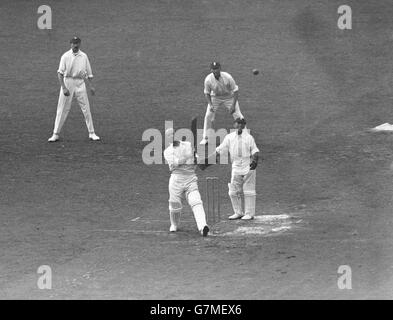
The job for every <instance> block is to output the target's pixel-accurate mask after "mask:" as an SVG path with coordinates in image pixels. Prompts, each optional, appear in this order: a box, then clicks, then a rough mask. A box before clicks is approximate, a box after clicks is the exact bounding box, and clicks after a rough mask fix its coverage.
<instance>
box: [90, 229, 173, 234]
mask: <svg viewBox="0 0 393 320" xmlns="http://www.w3.org/2000/svg"><path fill="white" fill-rule="evenodd" d="M91 232H124V233H168V231H163V230H157V231H154V230H124V229H123V230H121V229H120V230H116V229H96V230H91Z"/></svg>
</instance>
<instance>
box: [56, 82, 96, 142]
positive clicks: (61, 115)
mask: <svg viewBox="0 0 393 320" xmlns="http://www.w3.org/2000/svg"><path fill="white" fill-rule="evenodd" d="M64 84H65V86H66V88H67V89H68V90H69V91H70V95H69V96H68V97H67V96H65V95H64V93H63V90H62V88H60V94H59V101H58V103H57V113H56V120H55V127H54V129H53V133H54V134H59V133H60V131H61V129H62V128H63V125H64V122H65V121H66V119H67V116H68V113H69V112H70V109H71V103H72V98H73V97H74V95H75V97H76V100H77V101H78V104H79V106H80V108H81V110H82V112H83V115H84V117H85V121H86V126H87V130H88V131H89V133H94V125H93V118H92V116H91V112H90V104H89V98H88V96H87V92H86V84H85V81H84V80H83V79H79V78H78V79H74V78H64Z"/></svg>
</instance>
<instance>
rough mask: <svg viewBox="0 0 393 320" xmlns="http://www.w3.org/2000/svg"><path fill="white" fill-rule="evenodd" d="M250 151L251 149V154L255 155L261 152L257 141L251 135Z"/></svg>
mask: <svg viewBox="0 0 393 320" xmlns="http://www.w3.org/2000/svg"><path fill="white" fill-rule="evenodd" d="M250 138H251V139H250V149H251V154H252V155H253V154H254V153H257V152H259V149H258V147H257V145H256V143H255V139H254V137H252V136H251V135H250Z"/></svg>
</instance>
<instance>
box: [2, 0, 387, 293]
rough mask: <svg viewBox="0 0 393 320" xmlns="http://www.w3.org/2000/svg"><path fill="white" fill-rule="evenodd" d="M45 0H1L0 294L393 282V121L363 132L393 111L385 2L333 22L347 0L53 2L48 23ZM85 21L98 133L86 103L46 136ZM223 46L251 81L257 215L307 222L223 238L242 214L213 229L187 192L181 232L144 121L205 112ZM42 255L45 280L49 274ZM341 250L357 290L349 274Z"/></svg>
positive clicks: (282, 289) (286, 289)
mask: <svg viewBox="0 0 393 320" xmlns="http://www.w3.org/2000/svg"><path fill="white" fill-rule="evenodd" d="M41 4H42V3H41V2H39V1H2V2H1V4H0V16H1V17H0V18H1V19H0V37H1V43H2V45H1V46H0V56H1V73H0V102H1V108H0V248H1V258H0V297H1V298H3V299H9V298H27V299H30V298H37V299H47V298H56V299H68V298H87V299H90V298H99V299H100V298H130V299H151V298H157V299H171V298H175V299H176V298H178V299H191V298H203V299H206V298H212V299H225V298H230V299H269V298H271V299H279V298H284V299H286V298H301V299H303V298H317V299H320V298H329V299H331V298H332V299H335V298H350V299H353V298H383V299H388V298H392V297H393V292H392V289H391V288H392V271H393V268H392V266H393V255H392V244H393V239H392V235H391V230H392V227H393V225H392V217H391V216H392V191H393V184H392V172H391V163H392V161H393V152H392V148H393V137H392V136H391V135H374V134H373V135H371V134H369V133H367V132H366V129H367V128H370V127H374V126H376V125H379V124H381V123H383V122H391V123H392V122H393V119H392V118H393V111H392V103H393V99H392V84H393V83H392V72H391V70H392V62H391V61H392V59H391V52H392V41H393V39H392V27H393V22H392V21H391V16H392V14H393V9H392V5H391V3H390V2H389V1H378V5H377V4H374V3H370V2H368V1H351V2H346V4H349V5H351V7H352V10H353V15H354V16H353V29H352V30H350V31H341V30H339V29H338V28H337V17H338V15H337V8H338V6H339V5H341V4H343V3H342V2H341V1H327V0H326V1H300V0H296V1H280V2H279V3H278V2H277V1H223V0H220V1H187V2H186V1H132V2H131V1H116V2H115V3H113V2H111V1H72V2H71V5H70V4H69V2H67V3H66V2H64V3H63V2H62V3H60V2H58V1H48V2H46V3H45V4H47V5H50V6H51V8H52V11H53V29H52V30H50V31H48V30H46V31H42V30H38V29H37V27H36V22H37V18H38V14H37V13H36V12H37V8H38V6H39V5H41ZM74 34H77V35H79V36H80V37H81V38H82V50H84V51H85V52H86V53H87V54H88V55H89V57H90V61H91V64H92V68H93V72H94V75H95V80H94V81H95V86H96V89H97V94H96V96H95V97H92V98H91V104H92V112H93V118H94V121H95V126H96V129H97V134H99V135H100V136H101V138H102V142H100V143H91V142H89V141H88V138H87V132H86V128H85V124H84V122H83V116H82V114H81V111H80V110H79V109H78V107H77V105H75V104H74V105H73V109H72V110H71V112H70V115H69V118H68V119H67V122H66V124H65V127H64V131H63V134H62V141H61V142H59V143H56V144H48V143H47V142H46V140H47V139H48V138H49V136H50V135H51V131H52V129H53V121H54V117H55V112H56V104H57V99H58V90H59V88H58V83H57V79H56V70H57V67H58V63H59V59H60V56H61V54H62V53H63V52H64V51H66V50H67V49H68V41H69V38H70V37H71V36H73V35H74ZM212 60H219V61H220V62H221V63H222V65H223V69H224V70H226V71H229V72H230V73H231V74H232V75H233V76H234V78H235V79H236V81H237V82H238V85H239V87H240V106H241V108H242V111H243V113H244V114H245V116H246V118H247V119H248V125H249V127H250V128H251V130H252V133H253V135H254V136H255V138H256V140H257V143H258V145H259V147H260V149H261V150H262V154H263V158H264V161H263V162H262V163H260V166H259V167H258V172H257V193H258V199H257V206H258V208H257V213H258V215H262V214H287V215H290V216H295V217H296V219H298V220H301V222H300V223H299V228H293V229H291V230H289V231H288V232H282V233H279V234H275V235H271V234H268V235H237V236H224V235H223V234H224V233H225V232H231V231H234V230H236V228H238V227H239V226H243V225H240V224H239V223H234V224H232V223H229V222H223V223H222V224H220V225H219V226H217V227H216V228H215V234H214V236H212V237H210V238H208V239H203V238H202V237H200V236H199V235H198V234H197V232H196V227H195V223H194V222H193V220H192V217H191V213H190V210H189V209H188V208H187V209H186V210H185V217H184V219H183V220H184V224H183V231H182V232H179V233H178V234H176V235H169V234H168V232H167V230H168V228H169V221H168V212H167V210H168V209H167V207H168V204H167V198H168V192H167V182H168V178H169V173H168V168H167V167H166V166H164V165H156V166H146V165H145V164H144V163H143V162H142V158H141V154H142V150H143V147H144V146H145V144H146V143H145V142H142V141H141V137H142V133H143V132H144V130H146V129H148V128H157V129H159V130H163V129H164V121H165V120H173V121H174V123H175V126H177V127H185V126H187V125H188V124H189V121H190V119H191V116H192V115H199V116H200V120H202V118H203V115H204V112H205V103H204V98H203V85H202V84H203V79H204V77H205V76H206V74H207V72H208V70H207V68H208V65H209V63H210V61H212ZM254 68H257V69H259V70H260V71H261V72H260V74H259V75H258V76H254V75H253V74H252V69H254ZM200 126H202V124H201V125H200ZM216 126H217V127H218V128H227V129H229V128H230V127H231V118H230V116H229V115H228V114H226V113H225V112H224V111H221V112H219V114H218V116H217V121H216ZM206 175H217V176H219V177H220V181H221V187H222V192H221V201H222V209H223V214H224V215H229V214H230V212H231V207H230V204H229V199H228V197H227V195H226V184H227V180H228V179H229V177H230V169H229V167H228V166H216V167H211V168H209V169H208V170H207V171H206V172H203V173H200V174H199V176H200V181H201V182H202V181H204V177H205V176H206ZM201 192H202V195H203V196H204V184H203V183H201ZM138 217H139V219H138V220H135V221H133V220H134V219H136V218H138ZM298 220H296V221H298ZM254 223H255V222H254ZM246 226H247V225H246ZM44 264H45V265H50V266H51V267H52V272H53V283H52V285H53V288H52V290H48V291H41V290H38V289H37V285H36V283H37V279H38V275H37V273H36V272H37V268H38V267H39V266H40V265H44ZM340 265H349V266H351V268H352V276H353V279H352V290H344V291H342V290H339V289H338V287H337V278H338V274H337V270H338V267H339V266H340Z"/></svg>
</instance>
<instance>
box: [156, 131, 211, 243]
mask: <svg viewBox="0 0 393 320" xmlns="http://www.w3.org/2000/svg"><path fill="white" fill-rule="evenodd" d="M165 136H166V139H167V141H173V143H171V144H170V145H169V146H168V147H167V148H166V149H165V151H164V158H165V160H166V161H167V163H168V165H169V170H170V171H171V177H170V179H169V218H170V222H171V226H170V228H169V231H170V232H176V231H177V230H178V227H179V223H180V216H181V212H182V200H183V199H186V200H187V202H188V204H189V205H190V207H191V209H192V212H193V213H194V218H195V221H196V224H197V227H198V230H199V232H200V233H201V234H202V236H204V237H206V236H207V235H208V233H209V227H208V225H207V223H206V215H205V210H204V208H203V203H202V199H201V195H200V193H199V190H198V177H197V176H196V174H195V169H196V167H197V165H196V158H195V153H194V148H193V146H192V144H191V142H189V141H179V140H173V138H174V130H173V128H169V129H167V130H166V131H165Z"/></svg>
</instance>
